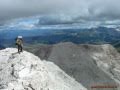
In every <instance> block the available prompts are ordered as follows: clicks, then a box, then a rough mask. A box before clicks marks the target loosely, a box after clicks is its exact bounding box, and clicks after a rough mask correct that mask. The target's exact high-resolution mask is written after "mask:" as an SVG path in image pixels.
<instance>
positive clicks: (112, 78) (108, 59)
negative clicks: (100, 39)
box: [28, 42, 120, 88]
mask: <svg viewBox="0 0 120 90" xmlns="http://www.w3.org/2000/svg"><path fill="white" fill-rule="evenodd" d="M28 50H29V51H31V50H33V51H32V53H35V54H36V55H38V56H39V57H41V58H42V59H44V58H45V59H46V60H48V61H52V62H54V63H55V64H57V65H58V66H59V67H60V68H61V69H62V70H64V71H65V72H66V73H67V74H69V75H70V76H72V77H74V78H75V79H76V80H77V81H78V82H80V83H82V84H83V85H84V86H85V87H87V88H90V87H91V85H96V84H98V85H101V84H104V85H106V84H109V85H116V84H118V83H119V80H120V79H119V77H120V75H119V71H120V69H119V66H120V64H119V62H120V54H119V53H118V52H117V51H116V49H115V48H113V47H112V46H111V45H109V44H105V45H90V44H86V45H85V44H84V45H78V44H73V43H70V42H67V43H59V44H55V45H51V46H44V47H43V45H42V46H40V45H38V46H37V47H35V46H34V47H32V46H31V48H30V49H28ZM46 55H47V56H46ZM107 66H108V67H107ZM116 69H117V70H116ZM119 84H120V83H119Z"/></svg>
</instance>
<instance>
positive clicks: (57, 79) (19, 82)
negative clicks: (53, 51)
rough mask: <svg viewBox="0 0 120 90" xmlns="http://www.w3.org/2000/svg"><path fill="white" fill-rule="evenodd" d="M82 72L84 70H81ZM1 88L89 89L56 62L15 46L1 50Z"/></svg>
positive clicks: (34, 89)
mask: <svg viewBox="0 0 120 90" xmlns="http://www.w3.org/2000/svg"><path fill="white" fill-rule="evenodd" d="M81 73H82V72H81ZM0 90H87V89H86V88H85V87H83V86H82V85H81V84H80V83H78V82H77V81H75V80H74V79H73V78H71V77H70V76H68V75H67V74H66V73H65V72H64V71H63V70H61V69H60V68H59V67H58V66H56V65H55V64H54V63H52V62H49V61H41V60H40V59H39V58H38V57H37V56H35V55H33V54H31V53H29V52H26V51H24V52H22V53H21V54H18V53H17V49H15V48H7V49H4V50H1V51H0Z"/></svg>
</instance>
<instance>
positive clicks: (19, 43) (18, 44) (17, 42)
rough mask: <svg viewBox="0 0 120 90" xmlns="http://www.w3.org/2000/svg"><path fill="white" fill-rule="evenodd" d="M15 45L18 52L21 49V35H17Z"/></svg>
mask: <svg viewBox="0 0 120 90" xmlns="http://www.w3.org/2000/svg"><path fill="white" fill-rule="evenodd" d="M16 45H17V47H18V53H20V52H22V51H23V37H22V36H18V37H17V38H16Z"/></svg>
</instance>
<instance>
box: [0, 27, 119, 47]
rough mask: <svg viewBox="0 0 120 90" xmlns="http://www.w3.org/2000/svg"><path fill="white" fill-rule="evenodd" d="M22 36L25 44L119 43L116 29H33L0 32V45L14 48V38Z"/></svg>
mask: <svg viewBox="0 0 120 90" xmlns="http://www.w3.org/2000/svg"><path fill="white" fill-rule="evenodd" d="M18 35H23V37H24V42H25V43H27V44H37V43H43V44H56V43H59V42H73V43H76V44H106V43H109V44H112V45H116V43H119V41H120V31H119V30H118V28H106V27H98V28H90V29H54V30H52V29H35V30H2V31H0V37H1V38H0V42H1V43H0V45H1V46H6V47H7V46H14V42H15V38H16V37H17V36H18Z"/></svg>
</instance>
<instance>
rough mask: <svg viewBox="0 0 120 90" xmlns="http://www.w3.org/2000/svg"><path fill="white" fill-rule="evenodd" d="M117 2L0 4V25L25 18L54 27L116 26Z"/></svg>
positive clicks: (13, 0)
mask: <svg viewBox="0 0 120 90" xmlns="http://www.w3.org/2000/svg"><path fill="white" fill-rule="evenodd" d="M119 4H120V0H0V25H2V24H4V23H5V22H6V21H9V20H11V19H16V18H23V17H28V16H40V20H41V21H42V23H41V22H39V23H40V24H44V21H45V20H46V18H47V19H50V20H49V21H47V23H49V22H52V23H53V22H54V21H55V23H81V22H93V21H95V22H102V23H106V22H107V23H110V24H112V22H113V23H115V24H116V23H117V24H118V23H119V20H120V5H119ZM53 24H54V23H53Z"/></svg>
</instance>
